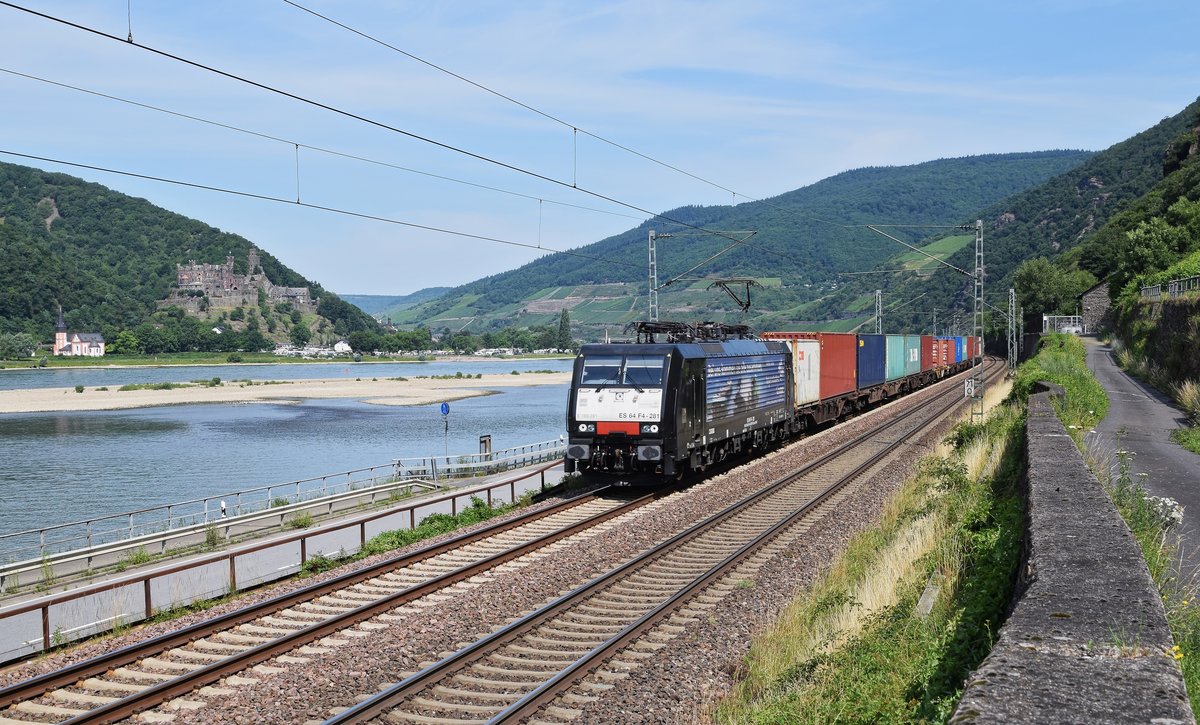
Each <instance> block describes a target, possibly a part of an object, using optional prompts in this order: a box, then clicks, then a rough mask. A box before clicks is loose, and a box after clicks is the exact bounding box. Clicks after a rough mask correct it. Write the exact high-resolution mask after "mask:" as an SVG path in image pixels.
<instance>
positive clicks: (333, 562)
mask: <svg viewBox="0 0 1200 725" xmlns="http://www.w3.org/2000/svg"><path fill="white" fill-rule="evenodd" d="M338 563H339V562H338V559H335V558H333V557H329V556H325V555H324V554H322V553H320V552H317V553H316V554H313V555H312V556H310V557H308V559H306V560H305V562H304V566H302V567H300V575H301V576H312V575H313V574H320V573H321V572H323V571H329V570H330V569H333V568H334V567H336V566H338Z"/></svg>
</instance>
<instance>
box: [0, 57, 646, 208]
mask: <svg viewBox="0 0 1200 725" xmlns="http://www.w3.org/2000/svg"><path fill="white" fill-rule="evenodd" d="M0 73H8V74H10V75H14V76H20V77H21V78H27V79H29V80H34V81H39V82H41V83H46V84H49V85H52V86H58V87H59V88H67V89H69V90H72V91H77V92H79V93H86V94H88V95H92V96H97V97H99V98H105V99H107V100H110V101H116V102H118V103H125V104H128V105H131V106H136V107H138V108H144V109H146V110H150V111H156V112H158V113H165V114H167V115H169V116H175V117H177V118H184V119H187V120H189V121H196V122H197V123H203V124H207V125H209V126H216V127H217V128H223V129H226V130H229V131H236V132H238V133H244V134H247V135H250V136H256V137H258V138H263V139H267V140H269V141H277V142H279V143H283V144H287V145H288V146H295V147H298V148H304V149H309V150H310V151H318V152H320V153H323V154H329V155H330V156H337V157H340V158H344V159H350V160H352V161H361V162H363V163H367V164H373V165H375V166H382V167H385V168H389V169H396V170H397V171H404V172H407V173H410V174H417V175H420V176H425V177H428V178H432V179H439V180H441V181H449V182H452V183H455V184H462V185H464V186H471V187H475V188H477V189H484V190H487V191H494V192H497V193H500V194H508V195H510V196H516V197H520V198H522V199H530V200H532V201H537V202H546V203H547V204H555V205H557V206H565V207H569V208H571V209H580V210H582V211H590V212H595V213H597V214H608V215H610V216H619V217H624V218H626V219H637V220H639V221H640V220H641V219H642V217H640V216H634V215H632V214H622V213H621V212H616V211H609V210H607V209H597V208H595V207H590V206H582V205H580V204H570V203H568V202H565V201H555V200H553V199H545V198H542V197H540V196H534V195H532V194H522V193H521V192H519V191H511V190H509V189H501V188H499V187H495V186H488V185H487V184H479V183H476V182H474V181H466V180H463V179H456V178H454V177H452V176H443V175H442V174H434V173H431V172H429V171H421V170H420V169H413V168H410V167H407V166H401V165H399V164H394V163H391V162H389V161H380V160H378V159H373V158H370V157H367V156H359V155H357V154H351V153H346V152H344V151H336V150H334V149H329V148H324V147H322V146H314V145H312V144H307V143H301V142H299V141H295V140H291V139H286V138H280V137H279V136H273V135H271V134H269V133H264V132H262V131H254V130H252V129H248V128H243V127H241V126H234V125H232V124H228V123H222V122H221V121H214V120H212V119H209V118H204V117H203V116H195V115H192V114H189V113H183V112H181V111H173V110H171V109H169V108H163V107H162V106H155V105H152V104H149V103H142V102H140V101H134V100H131V99H128V98H122V97H121V96H114V95H112V94H110V93H103V92H101V91H95V90H92V89H90V88H83V87H81V86H74V85H71V84H70V83H63V82H61V81H54V80H50V79H49V78H42V77H41V76H35V75H32V74H29V73H22V72H20V71H15V70H11V69H9V68H0Z"/></svg>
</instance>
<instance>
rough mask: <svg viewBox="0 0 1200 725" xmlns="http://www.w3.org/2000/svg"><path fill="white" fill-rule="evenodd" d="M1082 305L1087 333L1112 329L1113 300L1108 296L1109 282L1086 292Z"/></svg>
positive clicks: (1092, 333) (1084, 328) (1084, 326)
mask: <svg viewBox="0 0 1200 725" xmlns="http://www.w3.org/2000/svg"><path fill="white" fill-rule="evenodd" d="M1080 306H1081V307H1082V308H1083V310H1082V311H1083V331H1084V332H1085V333H1087V334H1089V335H1094V334H1096V333H1097V332H1100V331H1101V330H1111V329H1112V313H1111V310H1112V300H1110V299H1109V297H1108V283H1104V284H1101V285H1097V286H1095V287H1093V288H1091V289H1090V290H1088V291H1087V292H1084V293H1083V298H1082V300H1081V304H1080Z"/></svg>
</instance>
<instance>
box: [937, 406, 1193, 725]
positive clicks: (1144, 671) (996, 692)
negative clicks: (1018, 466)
mask: <svg viewBox="0 0 1200 725" xmlns="http://www.w3.org/2000/svg"><path fill="white" fill-rule="evenodd" d="M1051 387H1057V386H1051ZM1056 392H1057V394H1059V395H1061V389H1059V390H1058V391H1056ZM1026 442H1027V455H1028V469H1027V493H1028V497H1027V502H1028V503H1027V509H1026V532H1025V555H1024V566H1022V567H1021V570H1020V581H1019V582H1018V595H1017V598H1016V600H1015V603H1014V606H1013V610H1012V613H1011V614H1010V615H1009V617H1008V620H1007V621H1006V622H1005V623H1004V626H1003V627H1002V628H1001V630H1000V637H999V639H998V641H997V642H996V645H995V647H993V649H992V652H991V654H989V655H988V656H987V658H986V659H984V661H983V663H982V664H980V666H979V668H978V669H976V670H975V671H974V672H972V673H971V675H970V676H969V677H968V678H967V682H966V690H965V692H964V693H963V696H962V699H961V700H960V701H959V704H958V707H957V709H956V710H955V712H954V715H953V717H952V719H951V722H954V723H976V722H978V723H1012V722H1020V723H1061V722H1087V723H1128V722H1161V723H1194V722H1195V721H1196V720H1195V717H1194V716H1193V715H1192V711H1191V708H1190V706H1189V704H1188V698H1187V689H1186V687H1185V685H1184V682H1183V674H1182V673H1181V672H1180V670H1179V666H1178V665H1177V664H1176V663H1175V660H1174V659H1173V658H1172V657H1171V656H1169V653H1170V649H1171V646H1172V640H1171V633H1170V630H1169V629H1168V628H1167V620H1166V613H1165V611H1164V609H1163V605H1162V599H1161V598H1160V597H1159V594H1158V590H1157V588H1156V587H1155V585H1154V582H1153V581H1152V580H1151V578H1150V572H1149V571H1148V570H1147V569H1146V563H1145V560H1144V559H1143V558H1142V553H1141V550H1140V549H1139V548H1138V545H1137V542H1136V541H1135V540H1134V539H1133V535H1132V534H1131V533H1130V532H1129V529H1128V528H1127V527H1126V526H1125V522H1124V521H1123V520H1122V519H1121V516H1120V514H1118V513H1117V511H1116V508H1114V506H1113V504H1112V501H1111V499H1109V497H1108V494H1107V493H1106V492H1105V491H1104V489H1103V488H1102V487H1101V486H1100V483H1099V482H1098V481H1097V480H1096V478H1095V477H1094V476H1093V475H1092V473H1091V471H1090V470H1089V469H1088V467H1087V465H1086V464H1085V463H1084V462H1083V457H1082V456H1081V455H1080V454H1079V450H1078V449H1077V448H1076V447H1075V443H1074V442H1073V441H1072V440H1071V438H1070V437H1069V436H1068V435H1067V432H1066V430H1065V429H1064V428H1063V425H1062V423H1061V422H1060V421H1059V419H1058V416H1057V415H1056V414H1055V412H1054V409H1053V408H1052V407H1051V405H1050V394H1049V393H1045V392H1043V393H1039V394H1037V395H1033V396H1030V399H1029V418H1028V423H1027V427H1026Z"/></svg>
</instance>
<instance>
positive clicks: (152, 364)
mask: <svg viewBox="0 0 1200 725" xmlns="http://www.w3.org/2000/svg"><path fill="white" fill-rule="evenodd" d="M229 357H230V356H229V355H228V354H227V353H192V352H188V353H170V354H162V355H105V356H104V357H102V358H94V357H49V358H46V363H47V364H46V365H45V366H39V365H38V364H37V359H30V360H29V361H28V362H26V361H22V360H0V374H3V373H4V371H6V370H7V371H16V370H30V369H42V370H57V369H73V370H94V369H101V368H165V367H171V368H175V367H188V366H194V367H215V366H230V367H232V366H238V365H300V364H310V365H322V364H324V365H330V364H334V365H378V364H381V363H422V362H459V363H468V362H494V361H512V362H517V361H529V360H570V359H571V358H572V357H573V356H572V355H514V356H512V357H479V356H477V355H430V356H418V357H414V356H404V355H399V356H395V357H365V358H363V359H362V360H360V361H358V362H355V361H354V360H353V359H351V358H350V357H348V356H346V357H327V358H304V357H284V356H280V355H273V354H271V353H265V352H264V353H238V354H237V355H236V357H237V359H236V360H230V359H229Z"/></svg>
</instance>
